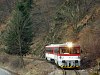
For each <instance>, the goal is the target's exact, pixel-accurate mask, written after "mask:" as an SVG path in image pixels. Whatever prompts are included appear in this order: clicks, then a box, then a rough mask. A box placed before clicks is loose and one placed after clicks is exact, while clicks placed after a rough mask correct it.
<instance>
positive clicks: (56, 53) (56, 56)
mask: <svg viewBox="0 0 100 75" xmlns="http://www.w3.org/2000/svg"><path fill="white" fill-rule="evenodd" d="M58 53H59V47H55V48H54V60H55V63H56V64H58Z"/></svg>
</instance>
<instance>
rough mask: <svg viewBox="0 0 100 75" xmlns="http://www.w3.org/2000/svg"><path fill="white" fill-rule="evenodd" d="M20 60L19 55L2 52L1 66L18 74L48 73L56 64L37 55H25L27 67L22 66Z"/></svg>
mask: <svg viewBox="0 0 100 75" xmlns="http://www.w3.org/2000/svg"><path fill="white" fill-rule="evenodd" d="M19 61H20V59H19V57H18V56H11V55H7V54H0V67H3V68H5V69H7V70H9V71H12V72H14V73H15V74H16V75H48V74H49V73H51V72H52V71H53V70H55V65H52V64H51V63H49V62H47V61H46V60H44V59H39V58H38V57H36V56H25V57H24V63H25V68H21V67H20V62H19ZM15 74H14V75H15Z"/></svg>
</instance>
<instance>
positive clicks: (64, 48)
mask: <svg viewBox="0 0 100 75" xmlns="http://www.w3.org/2000/svg"><path fill="white" fill-rule="evenodd" d="M60 54H69V50H68V48H67V47H61V48H60Z"/></svg>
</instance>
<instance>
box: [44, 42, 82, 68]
mask: <svg viewBox="0 0 100 75" xmlns="http://www.w3.org/2000/svg"><path fill="white" fill-rule="evenodd" d="M45 59H46V60H48V61H50V62H54V63H55V64H57V65H58V66H59V67H61V68H78V69H79V68H80V61H81V59H80V45H79V44H77V43H72V42H67V43H64V44H50V45H47V46H45Z"/></svg>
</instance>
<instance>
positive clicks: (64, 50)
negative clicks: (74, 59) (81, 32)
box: [60, 47, 80, 54]
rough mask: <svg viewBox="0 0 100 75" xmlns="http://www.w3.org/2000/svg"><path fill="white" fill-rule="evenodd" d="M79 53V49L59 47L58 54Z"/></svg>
mask: <svg viewBox="0 0 100 75" xmlns="http://www.w3.org/2000/svg"><path fill="white" fill-rule="evenodd" d="M79 53H80V48H79V47H72V48H68V47H61V48H60V54H79Z"/></svg>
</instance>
